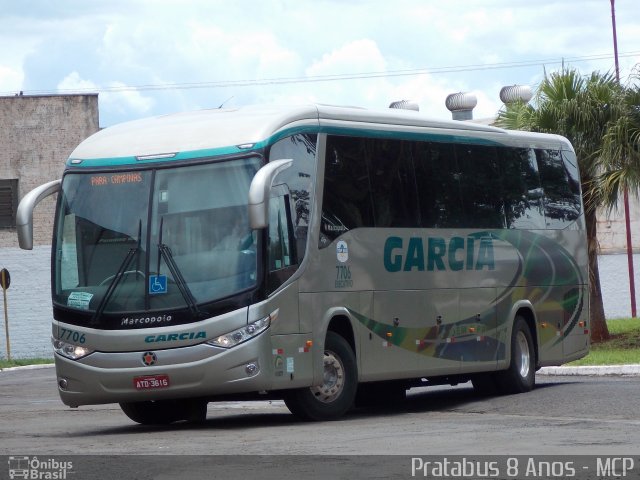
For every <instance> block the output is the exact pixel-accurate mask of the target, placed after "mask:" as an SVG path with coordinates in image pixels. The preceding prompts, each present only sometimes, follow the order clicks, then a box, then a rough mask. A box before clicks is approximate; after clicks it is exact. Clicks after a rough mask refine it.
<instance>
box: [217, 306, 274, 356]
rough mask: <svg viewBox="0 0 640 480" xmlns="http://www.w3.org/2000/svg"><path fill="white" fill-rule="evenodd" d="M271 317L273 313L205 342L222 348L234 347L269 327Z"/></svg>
mask: <svg viewBox="0 0 640 480" xmlns="http://www.w3.org/2000/svg"><path fill="white" fill-rule="evenodd" d="M272 318H273V314H272V315H269V316H268V317H264V318H261V319H260V320H257V321H255V322H253V323H250V324H249V325H246V326H244V327H242V328H239V329H237V330H234V331H233V332H229V333H226V334H224V335H220V336H219V337H216V338H214V339H212V340H209V341H208V342H206V343H208V344H209V345H213V346H216V347H222V348H231V347H235V346H236V345H238V344H239V343H243V342H246V341H247V340H250V339H252V338H253V337H256V336H258V335H260V334H261V333H262V332H264V331H265V330H266V329H267V328H269V325H271V320H272Z"/></svg>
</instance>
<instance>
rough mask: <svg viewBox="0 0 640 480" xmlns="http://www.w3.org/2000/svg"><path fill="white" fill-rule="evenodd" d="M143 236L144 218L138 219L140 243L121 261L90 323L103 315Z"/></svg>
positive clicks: (94, 322) (93, 322) (138, 248)
mask: <svg viewBox="0 0 640 480" xmlns="http://www.w3.org/2000/svg"><path fill="white" fill-rule="evenodd" d="M141 238H142V220H138V244H137V245H136V246H135V247H134V248H130V249H129V251H128V252H127V254H126V255H125V257H124V259H123V260H122V263H120V267H119V268H118V271H117V272H116V274H115V275H114V276H113V279H112V280H111V282H110V283H109V286H108V287H107V291H106V292H105V293H104V295H103V296H102V300H100V303H99V304H98V308H96V311H95V312H94V313H93V316H92V317H91V321H90V322H89V323H90V324H92V325H95V324H96V322H97V321H98V319H99V318H100V316H101V315H102V312H103V311H104V309H105V308H106V306H107V303H109V300H110V299H111V296H112V295H113V292H115V290H116V287H117V286H118V284H119V283H120V280H122V277H124V273H125V272H126V271H127V268H129V265H130V264H131V261H132V260H133V257H134V256H135V254H136V253H138V251H139V250H140V242H141Z"/></svg>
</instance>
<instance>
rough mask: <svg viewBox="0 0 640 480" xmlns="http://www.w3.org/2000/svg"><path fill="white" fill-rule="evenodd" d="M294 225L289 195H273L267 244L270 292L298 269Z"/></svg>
mask: <svg viewBox="0 0 640 480" xmlns="http://www.w3.org/2000/svg"><path fill="white" fill-rule="evenodd" d="M292 226H293V224H292V220H291V208H290V197H289V195H281V196H277V197H271V199H270V201H269V229H268V244H267V251H268V258H269V285H268V290H269V292H272V291H274V290H276V289H277V288H278V287H279V286H280V285H282V284H283V283H284V282H285V281H286V280H287V279H288V278H289V277H291V275H293V273H294V272H295V271H296V268H297V258H296V246H295V241H294V237H293V227H292Z"/></svg>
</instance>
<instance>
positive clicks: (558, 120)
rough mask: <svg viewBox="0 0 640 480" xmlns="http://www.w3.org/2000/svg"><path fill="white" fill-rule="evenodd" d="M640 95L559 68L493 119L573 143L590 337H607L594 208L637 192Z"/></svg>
mask: <svg viewBox="0 0 640 480" xmlns="http://www.w3.org/2000/svg"><path fill="white" fill-rule="evenodd" d="M639 96H640V93H639V92H638V89H637V88H636V89H634V88H632V87H623V86H621V85H619V83H618V82H617V81H616V79H615V77H614V76H613V75H611V74H600V73H598V72H594V73H592V74H591V75H590V76H581V75H580V74H579V73H578V72H577V71H576V70H574V69H569V70H563V71H561V72H555V73H552V74H550V75H546V74H545V77H544V79H543V80H542V82H541V83H540V85H539V86H538V87H537V89H536V94H535V96H534V105H533V106H532V105H528V104H524V103H522V102H519V103H518V102H516V103H513V104H508V105H507V106H506V107H505V109H504V110H502V111H501V112H500V113H499V115H498V119H497V121H496V125H498V126H501V127H504V128H511V129H519V130H529V131H536V132H545V133H556V134H559V135H562V136H564V137H567V138H568V139H569V141H571V143H572V144H573V147H574V148H575V151H576V157H577V159H578V163H579V167H580V176H581V179H580V180H581V183H582V195H583V203H584V206H585V220H586V228H587V241H588V251H589V277H590V278H589V280H590V282H589V284H590V313H591V338H592V341H594V342H598V341H602V340H606V339H608V338H609V331H608V329H607V324H606V321H605V316H604V308H603V304H602V292H601V288H600V277H599V272H598V257H597V249H598V241H597V230H596V225H597V224H596V209H597V208H598V207H600V206H605V207H608V208H610V209H611V208H613V206H614V205H615V204H616V201H617V199H618V194H619V193H620V192H621V191H622V190H621V189H623V188H625V187H627V188H629V191H632V192H635V193H636V195H637V192H638V189H637V187H638V185H639V180H640V159H639V149H638V145H639V144H640V110H639V107H638V105H640V102H638V99H639V98H638V97H639ZM634 102H635V103H634Z"/></svg>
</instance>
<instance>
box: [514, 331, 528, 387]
mask: <svg viewBox="0 0 640 480" xmlns="http://www.w3.org/2000/svg"><path fill="white" fill-rule="evenodd" d="M516 348H517V351H516V362H517V365H518V372H520V376H521V377H522V378H525V377H527V376H528V375H529V369H530V368H531V352H530V351H529V342H527V337H526V336H525V334H524V333H523V332H518V335H517V337H516Z"/></svg>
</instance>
